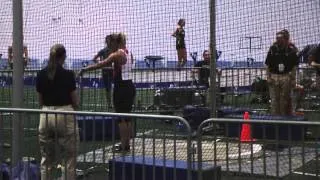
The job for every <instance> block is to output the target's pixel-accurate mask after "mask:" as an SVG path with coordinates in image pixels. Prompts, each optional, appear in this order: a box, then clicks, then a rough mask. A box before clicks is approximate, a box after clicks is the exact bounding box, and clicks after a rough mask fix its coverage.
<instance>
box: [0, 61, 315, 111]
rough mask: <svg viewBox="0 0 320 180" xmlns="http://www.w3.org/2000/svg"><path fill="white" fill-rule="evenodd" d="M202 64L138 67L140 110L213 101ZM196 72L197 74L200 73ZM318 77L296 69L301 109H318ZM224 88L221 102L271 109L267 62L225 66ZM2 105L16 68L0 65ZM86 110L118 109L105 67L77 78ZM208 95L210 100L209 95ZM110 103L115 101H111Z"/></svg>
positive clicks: (29, 97)
mask: <svg viewBox="0 0 320 180" xmlns="http://www.w3.org/2000/svg"><path fill="white" fill-rule="evenodd" d="M195 69H197V68H181V69H180V71H178V70H177V69H173V68H171V69H170V68H169V69H168V68H161V69H155V70H153V69H138V70H135V71H134V75H133V81H134V83H135V85H136V88H137V96H136V102H135V105H134V111H135V112H153V113H163V114H177V115H180V113H181V111H182V109H183V107H184V106H185V105H197V106H208V104H210V100H209V99H208V95H207V89H206V87H204V86H202V85H200V84H198V83H197V81H195V80H197V78H195V79H194V78H192V76H193V73H192V71H194V70H195ZM36 73H37V71H36V70H34V71H32V70H26V71H25V77H24V79H25V88H24V95H25V101H24V102H25V107H27V108H37V107H38V101H37V95H36V91H35V77H36ZM195 76H197V75H195ZM318 79H319V77H318V76H317V75H316V71H315V69H313V68H308V67H306V68H302V67H301V68H299V69H298V70H297V84H298V85H299V86H297V87H296V88H293V89H292V92H293V93H292V98H293V103H294V106H295V107H297V109H300V110H301V109H304V110H319V103H318V100H319V98H318V91H317V88H318V87H319V83H317V81H318V82H319V80H318ZM217 82H218V83H217V87H219V91H218V93H217V95H216V98H218V99H219V100H220V101H219V104H218V105H219V106H218V107H222V106H232V107H235V108H237V107H246V108H251V109H260V110H265V111H268V109H269V93H268V84H267V82H266V73H265V69H264V68H255V67H246V68H240V67H237V68H223V69H221V71H220V75H219V76H218V79H217ZM0 85H1V88H0V93H1V96H0V105H1V106H2V107H10V106H11V99H12V96H11V94H12V92H11V91H12V86H11V85H12V71H0ZM78 89H79V91H80V92H79V93H80V98H81V103H82V104H81V108H82V110H88V111H113V109H112V103H110V100H107V99H108V98H107V96H106V91H105V89H104V84H103V80H102V77H101V72H100V71H96V72H92V73H87V74H85V75H84V76H83V77H82V78H80V79H79V80H78ZM208 100H209V101H208ZM109 103H110V105H111V106H108V104H109Z"/></svg>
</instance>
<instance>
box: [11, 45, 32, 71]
mask: <svg viewBox="0 0 320 180" xmlns="http://www.w3.org/2000/svg"><path fill="white" fill-rule="evenodd" d="M28 56H29V54H28V48H27V46H25V45H24V46H23V65H24V68H26V67H27V65H28V61H29V57H28ZM8 65H9V67H10V69H13V50H12V46H9V47H8Z"/></svg>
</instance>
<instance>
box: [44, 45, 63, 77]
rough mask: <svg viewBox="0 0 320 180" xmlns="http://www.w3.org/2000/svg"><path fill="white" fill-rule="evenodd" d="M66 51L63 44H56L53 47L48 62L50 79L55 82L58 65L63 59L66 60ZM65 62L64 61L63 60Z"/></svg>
mask: <svg viewBox="0 0 320 180" xmlns="http://www.w3.org/2000/svg"><path fill="white" fill-rule="evenodd" d="M65 54H66V50H65V48H64V46H63V45H62V44H56V45H54V46H52V47H51V49H50V55H49V62H48V66H47V68H48V79H49V80H53V79H54V77H55V75H56V70H57V64H58V63H59V61H61V59H62V58H65ZM63 60H64V59H63Z"/></svg>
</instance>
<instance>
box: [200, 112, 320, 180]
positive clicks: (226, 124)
mask: <svg viewBox="0 0 320 180" xmlns="http://www.w3.org/2000/svg"><path fill="white" fill-rule="evenodd" d="M240 116H241V115H240ZM290 118H291V119H290ZM272 119H275V120H272ZM285 119H287V120H285ZM289 119H290V120H289ZM304 120H305V119H303V117H282V118H281V117H272V116H269V117H264V118H262V119H261V120H259V119H256V120H255V119H252V120H249V121H244V120H240V118H237V119H223V118H222V119H216V118H213V119H208V120H205V121H204V122H202V124H201V125H200V126H199V127H198V132H197V135H198V137H197V157H198V169H199V174H198V175H199V176H198V179H202V178H203V170H204V169H205V167H206V166H207V165H208V164H209V165H210V164H211V165H214V166H221V171H222V173H223V176H224V177H228V178H230V179H237V178H238V179H241V178H244V179H260V178H261V179H269V178H270V179H282V178H283V179H285V178H287V179H295V178H297V179H299V178H307V179H312V178H319V176H320V170H319V165H320V160H319V143H318V139H319V137H320V136H319V133H318V132H319V129H320V122H307V121H304Z"/></svg>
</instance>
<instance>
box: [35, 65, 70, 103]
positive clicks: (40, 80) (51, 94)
mask: <svg viewBox="0 0 320 180" xmlns="http://www.w3.org/2000/svg"><path fill="white" fill-rule="evenodd" d="M47 74H48V68H44V69H42V70H41V71H40V72H38V74H37V82H36V88H37V92H38V93H40V94H42V97H43V105H45V106H64V105H71V104H72V100H71V92H72V91H74V90H75V89H76V80H75V76H74V73H73V72H72V71H70V70H66V69H64V68H63V67H62V66H60V65H58V66H57V69H56V73H55V76H54V78H53V80H49V79H48V75H47Z"/></svg>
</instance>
